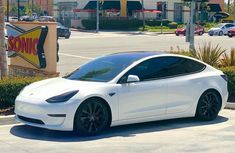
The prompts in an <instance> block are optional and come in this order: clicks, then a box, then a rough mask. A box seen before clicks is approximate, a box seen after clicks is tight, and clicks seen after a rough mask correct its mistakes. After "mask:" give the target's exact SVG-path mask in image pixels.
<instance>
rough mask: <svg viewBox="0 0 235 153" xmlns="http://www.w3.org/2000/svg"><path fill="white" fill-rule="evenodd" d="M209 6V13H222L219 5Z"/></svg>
mask: <svg viewBox="0 0 235 153" xmlns="http://www.w3.org/2000/svg"><path fill="white" fill-rule="evenodd" d="M208 6H209V8H210V9H209V12H221V11H222V9H221V7H220V5H219V4H208Z"/></svg>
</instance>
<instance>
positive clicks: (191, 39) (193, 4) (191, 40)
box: [189, 0, 196, 52]
mask: <svg viewBox="0 0 235 153" xmlns="http://www.w3.org/2000/svg"><path fill="white" fill-rule="evenodd" d="M195 8H196V0H192V2H191V10H190V22H189V30H190V33H189V50H190V51H193V52H195V45H194V31H195V26H194V16H195Z"/></svg>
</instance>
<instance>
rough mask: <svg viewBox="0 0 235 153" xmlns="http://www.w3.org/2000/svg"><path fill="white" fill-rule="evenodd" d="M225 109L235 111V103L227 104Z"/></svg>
mask: <svg viewBox="0 0 235 153" xmlns="http://www.w3.org/2000/svg"><path fill="white" fill-rule="evenodd" d="M225 108H227V109H235V103H231V102H227V104H226V106H225Z"/></svg>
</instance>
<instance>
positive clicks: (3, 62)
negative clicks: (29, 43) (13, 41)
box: [0, 0, 7, 79]
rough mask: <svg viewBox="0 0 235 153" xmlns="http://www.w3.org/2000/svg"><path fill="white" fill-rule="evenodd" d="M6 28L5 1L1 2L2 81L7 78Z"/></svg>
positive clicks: (0, 75)
mask: <svg viewBox="0 0 235 153" xmlns="http://www.w3.org/2000/svg"><path fill="white" fill-rule="evenodd" d="M4 26H5V24H4V0H0V79H2V78H3V77H6V76H7V60H6V51H5V32H4Z"/></svg>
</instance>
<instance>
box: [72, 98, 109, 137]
mask: <svg viewBox="0 0 235 153" xmlns="http://www.w3.org/2000/svg"><path fill="white" fill-rule="evenodd" d="M110 120H111V117H110V112H109V109H108V108H107V106H106V105H105V103H104V102H103V101H102V100H100V99H96V98H92V99H89V100H87V101H85V102H84V103H82V104H81V106H80V107H79V108H78V110H77V112H76V115H75V118H74V131H75V132H76V133H77V134H79V135H86V136H91V135H96V134H98V133H100V132H102V131H103V130H104V129H106V128H107V127H109V125H110Z"/></svg>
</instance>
